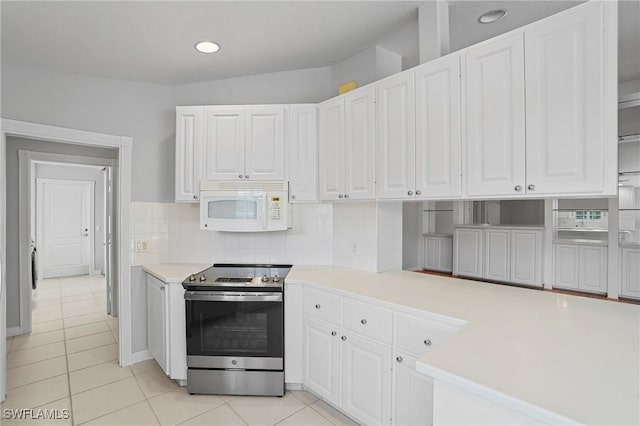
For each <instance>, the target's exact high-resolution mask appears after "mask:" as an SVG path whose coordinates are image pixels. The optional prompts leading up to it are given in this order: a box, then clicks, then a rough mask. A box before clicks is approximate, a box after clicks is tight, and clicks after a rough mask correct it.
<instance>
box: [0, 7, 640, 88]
mask: <svg viewBox="0 0 640 426" xmlns="http://www.w3.org/2000/svg"><path fill="white" fill-rule="evenodd" d="M421 3H422V2H419V1H298V2H294V1H289V2H273V1H256V2H249V1H206V2H194V1H144V2H140V1H133V2H132V1H122V2H121V1H101V2H95V1H84V2H77V1H68V2H63V1H43V2H31V1H6V0H5V1H2V61H3V63H8V64H14V65H21V66H28V67H35V68H44V69H49V70H54V71H61V72H67V73H75V74H84V75H92V76H98V77H106V78H117V79H123V80H133V81H143V82H151V83H160V84H170V85H176V84H185V83H192V82H197V81H205V80H214V79H220V78H225V77H233V76H240V75H253V74H261V73H267V72H275V71H284V70H291V69H300V68H310V67H317V66H327V65H331V64H333V63H335V62H338V61H341V60H343V59H345V58H347V57H349V56H352V55H354V54H356V53H359V52H361V51H362V50H364V49H366V48H368V47H370V46H372V45H374V44H376V43H381V44H382V45H383V46H385V43H386V44H387V45H386V46H385V47H387V48H390V49H393V50H395V51H396V52H397V53H399V54H401V55H403V57H404V58H405V63H408V64H410V65H413V64H415V61H416V59H417V43H416V41H415V40H414V39H412V38H417V31H416V30H415V28H417V8H418V7H419V5H420V4H421ZM577 3H580V1H538V0H535V1H494V0H491V1H485V0H475V1H465V0H451V1H450V31H451V47H452V49H454V50H457V49H459V48H462V47H465V46H468V45H471V44H474V43H477V42H478V41H481V40H485V39H487V38H490V37H492V36H494V35H497V34H500V33H503V32H505V31H508V30H511V29H513V28H517V27H519V26H522V25H525V24H527V23H530V22H533V21H536V20H538V19H541V18H543V17H545V16H548V15H551V14H553V13H557V12H558V11H560V10H563V9H566V8H568V7H571V6H574V5H575V4H577ZM495 8H506V9H508V11H509V13H508V14H507V16H506V17H505V18H504V19H502V20H500V21H498V22H496V23H495V24H491V25H481V24H478V23H477V22H476V20H477V18H478V16H479V15H480V14H482V13H483V12H485V11H487V10H491V9H495ZM205 39H209V40H215V41H217V42H218V43H220V45H221V46H222V48H221V50H220V52H219V53H217V54H215V55H203V54H200V53H197V52H196V51H195V49H193V45H194V43H195V42H196V41H199V40H205ZM639 52H640V1H638V0H622V1H621V2H620V69H619V74H620V80H621V81H628V80H632V79H638V78H640V53H639Z"/></svg>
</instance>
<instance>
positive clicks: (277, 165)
mask: <svg viewBox="0 0 640 426" xmlns="http://www.w3.org/2000/svg"><path fill="white" fill-rule="evenodd" d="M245 132H246V133H245V171H244V172H245V179H252V180H284V108H283V107H251V108H248V109H247V110H246V111H245Z"/></svg>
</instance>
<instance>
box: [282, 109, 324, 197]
mask: <svg viewBox="0 0 640 426" xmlns="http://www.w3.org/2000/svg"><path fill="white" fill-rule="evenodd" d="M288 119H289V139H288V152H289V154H288V156H287V158H288V164H287V170H288V173H289V200H290V201H291V202H297V201H317V200H318V107H317V106H316V105H315V104H313V105H291V107H290V108H289V117H288Z"/></svg>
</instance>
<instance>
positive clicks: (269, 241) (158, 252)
mask: <svg viewBox="0 0 640 426" xmlns="http://www.w3.org/2000/svg"><path fill="white" fill-rule="evenodd" d="M198 209H199V206H198V204H191V203H149V202H133V203H131V218H132V219H131V223H132V226H131V248H132V253H133V259H132V265H141V264H145V263H147V264H149V263H163V262H187V263H215V262H238V263H292V264H298V265H301V264H302V265H330V264H331V263H332V249H333V241H332V235H333V232H332V231H333V206H332V205H331V204H296V205H294V206H293V228H292V229H289V230H287V231H278V232H255V233H253V232H250V233H242V232H217V231H203V230H201V229H200V224H199V217H198V213H199V210H198ZM144 243H146V251H145V249H144Z"/></svg>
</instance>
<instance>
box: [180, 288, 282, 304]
mask: <svg viewBox="0 0 640 426" xmlns="http://www.w3.org/2000/svg"><path fill="white" fill-rule="evenodd" d="M184 300H201V301H204V302H282V293H227V292H212V291H187V292H185V293H184Z"/></svg>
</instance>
